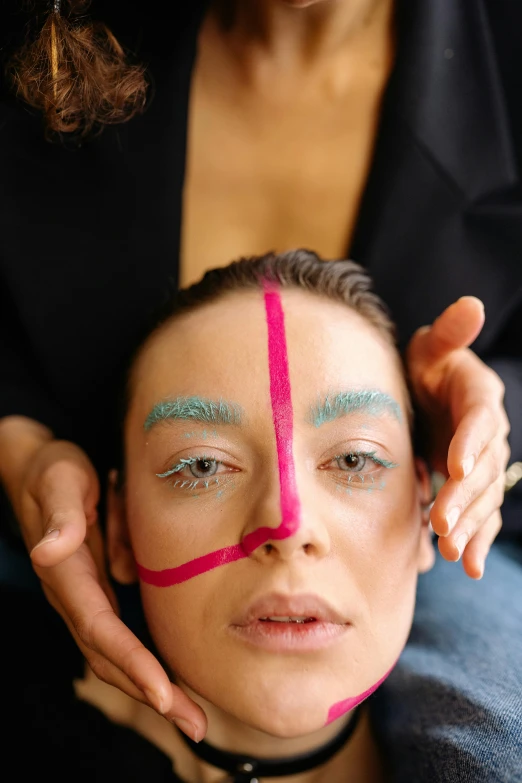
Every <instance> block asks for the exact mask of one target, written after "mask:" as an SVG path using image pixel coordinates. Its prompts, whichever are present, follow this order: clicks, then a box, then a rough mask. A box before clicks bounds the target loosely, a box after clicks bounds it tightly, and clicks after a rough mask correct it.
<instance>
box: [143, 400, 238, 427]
mask: <svg viewBox="0 0 522 783" xmlns="http://www.w3.org/2000/svg"><path fill="white" fill-rule="evenodd" d="M169 419H177V420H180V421H187V420H189V421H199V422H202V423H204V424H240V423H241V406H240V405H238V404H237V403H235V402H228V401H227V400H222V399H219V400H209V399H207V398H205V397H196V396H195V397H175V398H173V399H169V400H162V401H161V402H158V403H156V405H155V406H154V407H153V409H152V410H151V412H150V413H149V415H148V416H147V418H146V419H145V423H144V425H143V426H144V428H145V430H150V429H151V427H153V426H154V425H155V424H158V422H160V421H168V420H169Z"/></svg>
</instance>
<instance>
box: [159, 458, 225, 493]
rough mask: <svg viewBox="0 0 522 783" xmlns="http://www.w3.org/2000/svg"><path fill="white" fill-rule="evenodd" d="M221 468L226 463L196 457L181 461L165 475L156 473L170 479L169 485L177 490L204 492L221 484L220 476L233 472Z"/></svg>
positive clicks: (214, 459)
mask: <svg viewBox="0 0 522 783" xmlns="http://www.w3.org/2000/svg"><path fill="white" fill-rule="evenodd" d="M221 466H223V467H224V463H223V462H222V461H221V460H218V459H216V458H215V457H209V456H206V455H201V456H194V457H188V458H187V459H180V460H179V462H178V463H177V464H176V465H173V466H172V467H171V468H169V469H168V470H166V471H165V472H164V473H156V476H157V477H158V478H162V479H170V482H169V483H171V484H172V486H173V487H174V488H176V489H186V490H194V489H197V490H198V491H201V490H203V491H204V490H206V489H210V488H213V487H215V486H216V484H219V483H220V481H219V479H218V478H217V476H218V475H219V476H221V475H222V474H223V475H226V474H227V473H229V472H231V471H230V470H220V467H221ZM216 474H217V475H216Z"/></svg>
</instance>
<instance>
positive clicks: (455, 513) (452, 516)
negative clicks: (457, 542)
mask: <svg viewBox="0 0 522 783" xmlns="http://www.w3.org/2000/svg"><path fill="white" fill-rule="evenodd" d="M459 517H460V508H457V506H454V508H451V509H450V510H449V511H448V513H447V514H446V522H447V523H448V528H449V530H448V533H451V531H452V530H453V528H454V527H455V525H456V524H457V522H458V521H459Z"/></svg>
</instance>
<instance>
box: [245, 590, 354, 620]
mask: <svg viewBox="0 0 522 783" xmlns="http://www.w3.org/2000/svg"><path fill="white" fill-rule="evenodd" d="M258 622H265V623H266V622H277V623H288V624H294V623H295V624H300V625H302V624H310V623H313V622H315V623H322V624H327V623H330V624H334V625H347V624H348V619H347V618H346V617H343V615H342V614H341V613H340V612H339V611H338V610H337V609H335V608H334V607H333V606H331V605H330V604H329V603H328V602H327V601H325V600H324V599H322V598H320V597H319V596H317V595H312V594H301V595H292V596H289V595H283V594H281V593H271V594H269V595H266V596H263V597H262V598H259V599H257V600H255V601H254V602H253V603H252V604H250V606H248V607H247V609H246V610H245V611H244V612H243V613H241V614H240V615H239V616H238V617H236V618H234V620H233V622H232V625H235V626H239V627H246V626H248V625H252V624H253V623H258Z"/></svg>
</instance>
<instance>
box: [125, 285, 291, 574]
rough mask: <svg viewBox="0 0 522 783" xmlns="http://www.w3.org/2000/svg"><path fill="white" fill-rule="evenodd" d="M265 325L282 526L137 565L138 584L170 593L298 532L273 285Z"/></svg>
mask: <svg viewBox="0 0 522 783" xmlns="http://www.w3.org/2000/svg"><path fill="white" fill-rule="evenodd" d="M263 292H264V302H265V313H266V323H267V330H268V369H269V375H270V402H271V405H272V418H273V421H274V432H275V439H276V450H277V464H278V469H279V501H280V506H281V523H280V525H279V526H278V527H259V528H257V530H253V531H252V533H248V534H247V535H246V536H245V537H244V538H243V539H242V541H241V543H240V544H234V545H232V546H227V547H223V549H217V550H215V551H214V552H209V553H208V554H206V555H202V556H201V557H196V558H194V560H189V561H188V562H187V563H182V565H179V566H175V567H174V568H164V569H162V570H160V571H155V570H153V569H151V568H145V566H142V565H140V564H139V563H136V566H137V569H138V574H139V577H140V579H142V580H143V581H144V582H146V583H147V584H150V585H154V586H155V587H170V586H171V585H177V584H181V582H186V581H187V580H188V579H193V578H194V577H195V576H199V575H200V574H204V573H206V571H211V570H212V569H213V568H218V567H219V566H222V565H226V564H227V563H233V562H235V561H236V560H242V559H243V558H245V557H248V556H249V555H250V554H251V553H252V552H254V550H256V549H257V548H258V547H260V546H262V545H263V544H266V543H267V541H269V540H270V539H274V540H277V541H280V540H282V539H284V538H288V537H289V536H291V535H293V534H294V533H295V532H296V531H297V530H298V528H299V520H300V503H299V495H298V494H297V484H296V480H295V466H294V457H293V451H292V446H293V444H292V438H293V410H292V394H291V388H290V373H289V369H288V351H287V346H286V335H285V316H284V312H283V305H282V302H281V297H280V296H279V292H278V290H277V285H276V284H275V283H272V282H269V281H265V282H264V283H263Z"/></svg>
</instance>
